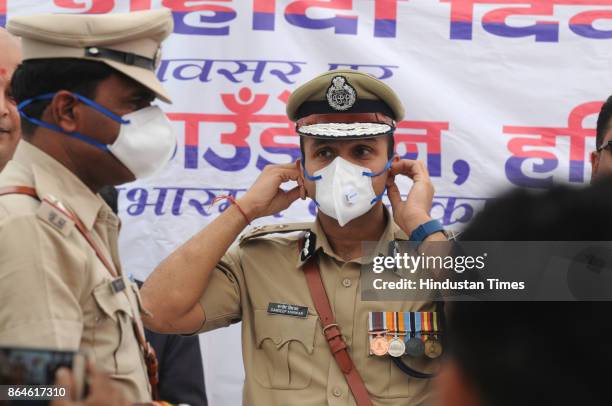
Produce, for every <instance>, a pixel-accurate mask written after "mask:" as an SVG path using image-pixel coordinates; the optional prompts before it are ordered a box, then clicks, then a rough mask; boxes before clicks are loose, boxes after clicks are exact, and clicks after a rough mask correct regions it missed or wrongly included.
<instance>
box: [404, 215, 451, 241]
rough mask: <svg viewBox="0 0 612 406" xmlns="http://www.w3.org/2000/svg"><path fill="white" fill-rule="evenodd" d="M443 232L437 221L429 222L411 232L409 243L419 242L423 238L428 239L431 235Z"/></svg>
mask: <svg viewBox="0 0 612 406" xmlns="http://www.w3.org/2000/svg"><path fill="white" fill-rule="evenodd" d="M439 231H442V232H443V231H444V227H442V224H440V222H439V221H438V220H430V221H428V222H427V223H423V224H421V225H420V226H418V227H417V228H415V229H414V231H412V233H411V234H410V241H416V242H421V241H423V240H424V239H425V238H427V237H429V236H430V235H432V234H433V233H437V232H439Z"/></svg>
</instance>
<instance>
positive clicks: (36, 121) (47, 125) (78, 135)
mask: <svg viewBox="0 0 612 406" xmlns="http://www.w3.org/2000/svg"><path fill="white" fill-rule="evenodd" d="M55 94H56V93H46V94H43V95H40V96H36V97H32V98H31V99H27V100H24V101H22V102H21V103H19V104H18V105H17V110H19V114H20V115H21V116H22V117H23V118H25V119H26V120H28V121H30V122H32V123H34V124H36V125H38V126H40V127H43V128H46V129H48V130H51V131H56V132H60V133H62V134H65V135H68V136H69V137H73V138H77V139H79V140H81V141H83V142H86V143H87V144H90V145H93V146H94V147H97V148H100V149H102V150H104V151H109V149H108V146H107V145H106V144H102V143H101V142H98V141H96V140H94V139H92V138H91V137H88V136H86V135H84V134H81V133H79V132H76V131H66V130H64V129H63V128H61V127H59V126H57V125H55V124H50V123H46V122H44V121H42V120H39V119H37V118H34V117H30V116H28V115H27V114H26V113H25V112H24V111H23V109H24V107H26V106H29V105H30V104H32V103H34V102H36V101H40V100H51V99H53V97H54V96H55ZM73 94H74V96H75V97H76V98H77V99H78V100H80V101H81V102H83V103H85V104H87V105H88V106H90V107H92V108H93V109H95V110H97V111H99V112H100V113H102V114H104V115H105V116H107V117H109V118H111V119H112V120H114V121H117V122H118V123H121V124H129V123H130V120H124V119H122V118H121V117H120V116H118V115H116V114H115V113H113V112H112V111H110V110H108V109H106V108H104V107H102V106H100V105H99V104H98V103H96V102H94V101H93V100H90V99H88V98H87V97H85V96H81V95H80V94H77V93H73Z"/></svg>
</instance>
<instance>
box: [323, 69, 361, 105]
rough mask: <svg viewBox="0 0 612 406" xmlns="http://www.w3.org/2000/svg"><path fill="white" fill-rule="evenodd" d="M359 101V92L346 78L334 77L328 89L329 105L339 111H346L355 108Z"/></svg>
mask: <svg viewBox="0 0 612 406" xmlns="http://www.w3.org/2000/svg"><path fill="white" fill-rule="evenodd" d="M356 101H357V91H356V90H355V88H354V87H353V86H351V85H350V84H349V83H348V81H347V80H346V78H345V77H344V76H334V78H333V79H332V83H331V86H329V88H328V89H327V103H328V104H329V106H330V107H331V108H332V109H334V110H338V111H345V110H348V109H350V108H351V107H353V105H354V104H355V102H356Z"/></svg>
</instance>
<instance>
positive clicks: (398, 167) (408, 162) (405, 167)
mask: <svg viewBox="0 0 612 406" xmlns="http://www.w3.org/2000/svg"><path fill="white" fill-rule="evenodd" d="M416 163H417V161H414V160H412V159H401V160H399V161H396V162H393V163H392V164H391V174H392V175H400V174H401V175H406V176H410V177H412V175H413V174H414V167H415V165H416Z"/></svg>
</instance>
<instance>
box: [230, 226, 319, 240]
mask: <svg viewBox="0 0 612 406" xmlns="http://www.w3.org/2000/svg"><path fill="white" fill-rule="evenodd" d="M311 228H312V223H288V224H269V225H265V226H255V227H253V228H252V229H251V230H249V231H247V232H246V233H244V234H243V235H242V236H241V237H240V239H239V243H240V244H242V243H244V242H246V241H249V240H252V239H254V238H257V237H261V236H264V235H266V234H286V233H292V232H295V231H307V230H310V229H311Z"/></svg>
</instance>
